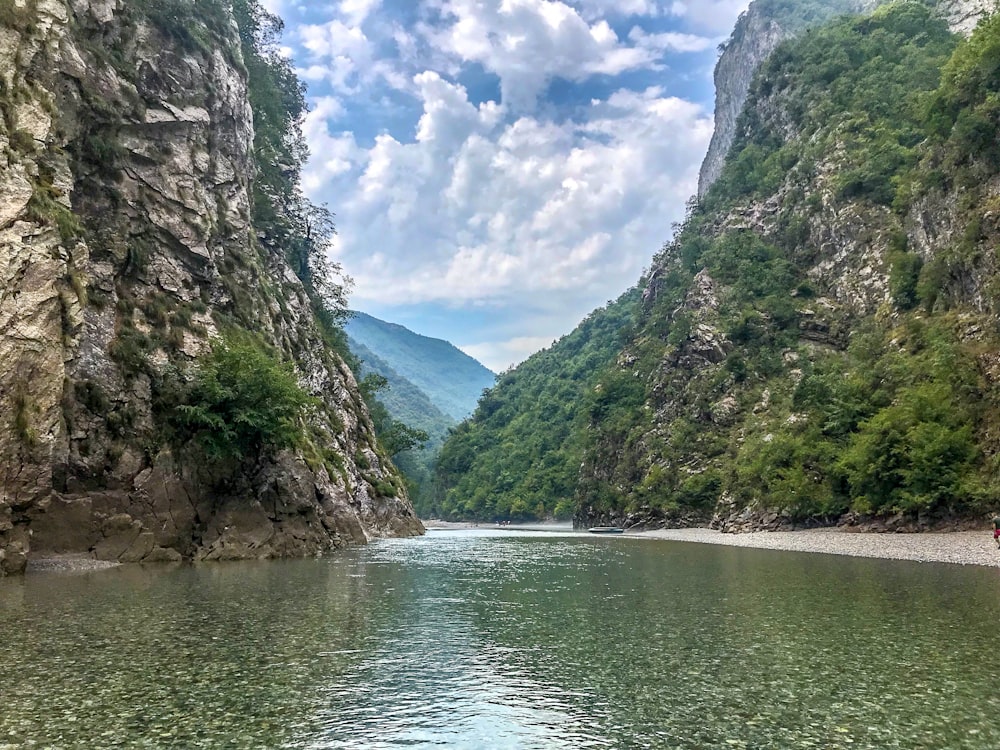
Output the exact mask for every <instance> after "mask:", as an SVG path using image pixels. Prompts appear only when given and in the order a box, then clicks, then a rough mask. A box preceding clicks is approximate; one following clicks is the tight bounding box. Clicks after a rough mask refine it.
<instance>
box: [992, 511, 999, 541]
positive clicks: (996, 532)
mask: <svg viewBox="0 0 1000 750" xmlns="http://www.w3.org/2000/svg"><path fill="white" fill-rule="evenodd" d="M993 541H994V542H996V544H997V549H1000V516H993Z"/></svg>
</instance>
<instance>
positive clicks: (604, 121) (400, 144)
mask: <svg viewBox="0 0 1000 750" xmlns="http://www.w3.org/2000/svg"><path fill="white" fill-rule="evenodd" d="M264 4H265V5H266V6H268V7H269V9H271V10H272V11H274V12H276V13H278V14H279V15H281V16H282V17H283V18H284V19H285V22H286V35H285V44H286V45H287V47H288V54H289V55H290V56H291V57H292V59H293V60H294V63H295V65H296V67H297V69H298V70H299V75H300V76H301V77H302V79H303V80H305V81H306V83H307V85H308V89H309V99H310V103H311V107H312V111H311V113H310V115H309V117H308V119H307V121H306V123H305V132H306V136H307V138H308V140H309V145H310V149H311V153H312V156H311V160H310V163H309V166H308V169H307V171H306V175H305V182H306V188H307V191H308V192H309V194H310V197H311V198H312V199H313V200H314V201H316V202H319V203H326V204H327V205H328V206H329V207H330V208H331V210H333V211H334V212H335V213H336V215H337V228H338V233H339V236H338V238H337V241H336V245H335V251H334V252H335V254H336V256H337V260H339V261H340V262H341V263H342V264H343V265H344V267H345V269H346V270H347V272H348V273H349V274H350V275H351V276H353V278H354V280H355V284H356V286H355V290H354V293H353V295H352V305H353V306H354V307H355V308H357V309H359V310H363V311H365V312H368V313H370V314H372V315H375V316H376V317H379V318H382V319H384V320H389V321H392V322H396V323H401V324H403V325H405V326H407V327H408V328H411V329H412V330H414V331H416V332H418V333H422V334H425V335H429V336H434V337H438V338H444V339H447V340H449V341H451V342H453V343H454V344H456V345H457V346H459V347H460V348H462V349H463V350H465V351H466V352H468V353H469V354H471V355H473V356H474V357H476V358H477V359H479V360H480V361H482V362H483V363H484V364H485V365H487V366H488V367H490V368H491V369H494V370H498V371H499V370H503V369H505V368H507V367H508V366H510V365H512V364H514V363H516V362H519V361H521V360H522V359H524V358H525V357H526V356H527V355H529V354H531V353H532V352H534V351H536V350H538V349H540V348H542V347H544V346H547V345H548V344H550V343H551V342H552V341H553V340H554V339H555V338H558V337H559V336H561V335H563V334H566V333H568V332H569V331H570V330H572V328H573V327H574V326H575V325H576V324H577V323H578V322H579V321H580V320H581V319H582V318H583V317H584V316H586V315H587V313H589V312H590V311H591V310H593V309H594V308H595V307H598V306H600V305H602V304H604V303H605V302H606V301H607V300H609V299H613V298H615V297H617V296H618V295H619V294H621V293H622V292H623V291H625V290H626V289H627V288H628V287H629V286H631V285H632V284H634V283H635V282H636V280H637V279H638V278H639V275H640V274H641V272H642V269H643V268H644V267H645V266H647V265H648V263H649V261H650V259H651V258H652V256H653V254H654V253H655V252H656V251H657V250H658V249H659V248H660V246H661V245H662V244H663V243H664V242H665V241H666V240H667V239H669V236H670V233H671V224H672V223H673V222H675V221H677V220H679V219H680V218H681V217H682V216H683V213H684V203H685V201H686V200H687V199H688V197H689V196H690V195H691V194H692V193H693V192H694V191H695V188H696V185H697V171H698V168H699V166H700V164H701V160H702V158H703V156H704V153H705V151H706V149H707V147H708V142H709V139H710V138H711V131H712V101H713V97H714V92H713V89H712V80H711V74H712V68H713V66H714V64H715V59H716V55H717V51H716V47H717V45H718V44H719V42H720V41H722V40H723V39H724V38H725V37H726V36H728V33H729V31H730V30H731V28H732V26H733V23H734V22H735V20H736V17H737V16H738V14H739V13H740V11H741V10H743V8H744V7H745V6H746V4H747V0H683V1H678V0H561V1H560V0H419V1H416V0H333V1H330V2H317V1H316V0H311V1H310V2H296V1H295V0H266V2H265V3H264Z"/></svg>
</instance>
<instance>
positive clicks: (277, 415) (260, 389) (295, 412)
mask: <svg viewBox="0 0 1000 750" xmlns="http://www.w3.org/2000/svg"><path fill="white" fill-rule="evenodd" d="M312 404H313V399H312V398H311V397H310V396H309V395H308V394H306V393H305V391H303V390H302V388H301V387H300V386H299V384H298V380H297V378H296V375H295V371H294V369H293V368H292V366H291V365H290V364H289V363H283V362H280V361H279V360H278V359H277V358H276V357H275V355H274V354H273V353H271V352H270V351H268V350H267V349H266V348H265V346H264V345H263V344H262V343H261V342H259V341H257V340H255V339H252V338H250V337H249V336H237V335H232V336H229V337H226V338H224V339H222V340H219V341H216V342H215V343H214V344H213V345H212V349H211V351H210V352H209V353H208V354H206V355H205V356H204V357H203V358H202V359H201V360H200V361H199V362H198V364H197V366H196V368H195V371H194V373H193V374H192V378H191V382H190V383H189V384H188V385H187V387H186V389H185V392H184V393H183V395H182V396H181V403H179V404H178V405H177V406H176V409H175V410H174V413H173V416H172V419H171V423H172V427H173V430H174V435H173V437H174V438H175V440H176V441H178V442H180V443H182V444H194V445H196V446H197V447H198V448H199V449H200V450H202V451H204V453H205V454H206V455H207V456H208V457H209V458H212V459H244V458H253V457H256V456H258V455H260V454H261V453H264V452H276V451H280V450H284V449H290V448H295V447H296V446H297V445H299V444H300V443H301V441H302V439H303V431H302V425H301V417H302V416H303V414H304V411H305V410H306V408H307V407H309V406H311V405H312Z"/></svg>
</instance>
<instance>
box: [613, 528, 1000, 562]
mask: <svg viewBox="0 0 1000 750" xmlns="http://www.w3.org/2000/svg"><path fill="white" fill-rule="evenodd" d="M626 536H637V537H646V538H650V539H667V540H670V541H677V542H696V543H701V544H723V545H727V546H730V547H754V548H757V549H774V550H786V551H789V552H817V553H820V554H827V555H849V556H851V557H877V558H883V559H889V560H917V561H919V562H943V563H954V564H957V565H985V566H989V567H994V568H996V567H1000V549H997V547H996V544H995V543H994V542H993V534H992V532H991V531H986V530H984V531H957V532H949V533H946V534H866V533H858V532H849V531H838V530H836V529H818V530H813V531H760V532H756V533H752V534H723V533H721V532H719V531H712V530H711V529H662V530H659V531H639V532H634V533H633V532H629V533H628V534H626Z"/></svg>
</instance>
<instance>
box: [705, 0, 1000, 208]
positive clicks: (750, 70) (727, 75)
mask: <svg viewBox="0 0 1000 750" xmlns="http://www.w3.org/2000/svg"><path fill="white" fill-rule="evenodd" d="M884 2H885V0H849V1H847V2H835V3H830V4H829V6H827V7H826V8H823V9H820V10H819V11H818V14H819V17H822V16H824V15H825V16H829V15H833V14H835V13H864V12H868V11H871V10H872V9H874V8H876V7H878V6H879V5H882V4H883V3H884ZM995 8H996V3H995V0H940V2H939V3H938V10H939V13H940V14H941V15H942V16H943V17H944V18H946V19H947V20H948V23H949V25H950V26H951V28H952V30H953V31H956V32H959V33H963V34H969V33H971V32H972V30H973V29H975V27H976V24H978V23H979V21H980V19H981V18H982V17H983V16H984V15H986V14H987V13H990V12H992V11H993V10H995ZM802 30H803V26H802V24H801V22H799V23H797V22H795V21H794V20H793V19H788V18H787V17H781V16H779V17H776V16H774V15H773V14H772V13H771V12H770V10H769V8H768V6H767V5H766V4H762V3H761V2H760V1H759V0H758V1H757V2H753V3H751V4H750V8H749V9H748V10H747V12H746V13H744V14H743V15H742V16H740V19H739V21H738V22H737V24H736V29H735V30H734V31H733V34H732V36H731V37H730V39H729V41H728V42H727V43H726V45H725V47H724V49H723V52H722V55H721V56H720V57H719V62H718V64H717V65H716V68H715V132H714V133H713V134H712V142H711V144H710V145H709V148H708V153H707V154H706V156H705V161H704V162H702V165H701V174H700V176H699V180H698V197H699V198H702V197H704V196H705V194H706V193H707V192H708V190H709V188H711V187H712V184H713V183H714V182H715V181H716V180H717V179H718V178H719V175H720V174H722V169H723V167H724V165H725V162H726V156H727V155H728V154H729V149H730V147H731V146H732V145H733V139H734V138H735V137H736V124H737V121H738V120H739V117H740V114H741V113H742V112H743V107H744V105H745V104H746V101H747V94H748V93H749V91H750V83H751V82H752V81H753V78H754V75H755V74H756V73H757V70H758V68H759V67H760V65H761V63H763V62H764V61H765V60H766V59H767V58H768V57H769V56H770V55H771V53H772V52H774V50H775V49H776V48H777V46H778V45H779V44H781V42H783V41H785V40H786V39H788V38H790V37H792V36H795V35H796V34H798V33H799V32H800V31H802Z"/></svg>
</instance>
